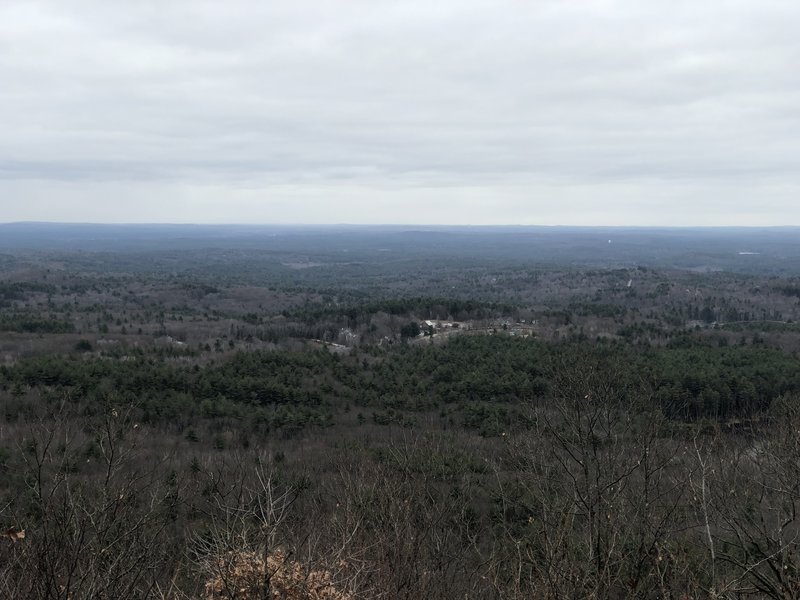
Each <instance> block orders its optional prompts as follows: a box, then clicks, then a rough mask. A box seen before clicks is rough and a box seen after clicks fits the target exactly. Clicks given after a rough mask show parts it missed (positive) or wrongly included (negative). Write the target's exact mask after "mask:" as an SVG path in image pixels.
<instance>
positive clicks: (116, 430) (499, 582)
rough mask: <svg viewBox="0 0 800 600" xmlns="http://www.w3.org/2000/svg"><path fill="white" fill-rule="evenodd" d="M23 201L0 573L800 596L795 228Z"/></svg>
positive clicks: (83, 580)
mask: <svg viewBox="0 0 800 600" xmlns="http://www.w3.org/2000/svg"><path fill="white" fill-rule="evenodd" d="M26 227H29V229H23V230H21V231H18V230H16V229H13V228H12V229H9V230H8V231H4V230H2V228H0V232H4V233H5V234H6V235H5V237H4V242H3V243H0V252H2V254H0V406H1V407H2V412H0V471H2V475H3V476H2V479H0V519H2V522H0V530H1V531H2V532H3V533H2V539H0V597H3V598H48V599H49V598H52V599H63V600H72V599H89V598H108V599H116V598H160V599H187V598H192V599H204V600H218V599H242V600H248V599H255V598H259V599H262V598H264V599H266V598H276V599H287V600H293V599H301V598H307V599H314V600H317V599H319V600H324V599H332V600H333V599H336V600H355V599H372V598H387V599H395V598H397V599H402V598H407V599H420V598H431V599H435V598H442V599H445V598H487V599H491V598H497V599H501V598H502V599H522V598H526V599H529V598H533V599H538V598H541V599H556V598H598V599H599V598H630V599H633V598H675V599H679V598H680V599H683V598H708V597H713V598H776V599H777V598H780V599H787V598H800V555H798V550H800V547H799V546H800V539H798V538H799V536H800V518H799V517H798V515H797V509H798V503H799V502H800V435H798V432H800V369H798V365H799V364H800V363H798V351H800V274H799V272H798V271H797V266H798V257H797V256H794V255H792V254H791V252H788V251H787V248H790V246H789V245H788V242H787V239H789V238H790V236H789V233H787V232H783V233H780V232H778V233H777V234H775V233H774V232H773V233H770V232H752V231H744V232H742V231H739V230H737V231H731V232H729V233H727V234H724V232H720V231H712V232H704V231H697V232H694V233H693V234H691V235H689V236H688V237H687V235H685V234H683V233H681V234H680V235H679V234H678V233H676V232H670V231H654V232H647V231H639V232H631V231H621V232H609V231H606V230H603V231H595V230H587V231H581V230H569V231H561V232H558V231H557V232H548V231H544V232H542V231H533V230H532V231H525V230H513V231H507V232H504V231H500V232H497V231H468V230H467V231H463V230H459V231H445V232H437V231H414V232H409V231H406V230H402V229H398V230H394V229H392V230H371V229H365V230H363V231H362V230H357V231H352V230H346V231H338V230H328V229H325V230H322V231H317V230H313V231H307V230H302V231H286V230H282V229H281V230H278V231H258V230H243V231H235V232H231V231H227V230H226V231H224V232H216V233H215V237H208V236H207V237H205V238H197V239H195V238H191V237H186V236H188V234H186V235H184V234H181V235H177V234H176V232H175V231H170V232H169V235H167V234H166V233H164V232H159V231H156V232H152V231H149V230H143V229H141V228H140V229H139V230H137V229H136V228H131V229H130V230H127V229H126V230H124V231H123V233H124V234H125V235H121V234H120V232H119V231H117V230H113V231H110V232H106V234H105V235H107V238H103V237H102V236H100V237H98V236H97V235H94V234H93V235H92V236H88V235H87V234H86V232H85V231H83V230H74V231H73V230H67V233H68V234H69V235H67V233H64V232H61V233H59V234H58V235H56V233H57V232H53V231H51V230H45V231H39V230H36V229H35V228H33V229H30V227H33V226H26ZM223 234H224V235H223ZM792 235H794V233H792ZM37 236H39V237H37ZM59 236H61V237H59ZM726 236H727V237H726ZM607 238H612V239H613V240H614V243H613V244H612V243H611V241H612V240H611V239H607ZM742 239H744V240H745V241H746V244H747V245H746V246H743V245H742V244H743V242H742ZM465 240H466V241H465ZM618 240H619V241H618ZM687 240H688V241H687ZM753 248H757V249H758V252H750V250H752V249H753ZM743 250H746V251H747V252H743Z"/></svg>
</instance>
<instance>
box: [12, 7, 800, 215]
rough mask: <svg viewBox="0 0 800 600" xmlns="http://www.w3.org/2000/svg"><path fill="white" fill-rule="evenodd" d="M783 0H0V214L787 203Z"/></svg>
mask: <svg viewBox="0 0 800 600" xmlns="http://www.w3.org/2000/svg"><path fill="white" fill-rule="evenodd" d="M799 26H800V2H797V1H796V0H785V1H781V0H704V1H703V2H698V1H697V0H692V1H682V0H671V1H660V2H652V1H647V0H594V1H592V0H580V1H579V0H575V1H569V0H563V1H559V2H556V1H535V0H533V1H527V2H521V1H520V2H513V1H502V0H492V1H487V2H479V1H473V0H427V1H425V2H417V1H416V0H402V1H399V2H382V1H379V0H369V1H363V2H362V1H347V2H345V1H339V2H337V1H332V0H327V1H325V0H318V1H311V0H292V1H291V2H282V1H263V0H259V1H256V0H253V1H249V0H226V1H225V2H220V1H218V0H214V1H207V2H204V1H199V0H186V1H182V0H160V1H158V2H157V1H149V0H140V1H137V2H127V1H121V0H120V1H118V2H117V1H109V0H82V1H80V0H74V1H73V0H53V1H51V2H37V1H31V0H24V1H15V0H2V1H0V132H2V133H1V134H0V221H16V220H50V221H96V222H97V221H102V222H197V223H202V222H226V223H234V222H235V223H325V222H328V223H343V222H347V223H454V224H456V223H458V224H467V223H472V224H485V223H508V224H578V225H615V224H618V225H633V224H640V225H733V224H738V225H748V224H751V225H786V224H796V225H800V193H799V192H800V35H798V33H797V31H798V27H799Z"/></svg>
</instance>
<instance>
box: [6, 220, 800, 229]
mask: <svg viewBox="0 0 800 600" xmlns="http://www.w3.org/2000/svg"><path fill="white" fill-rule="evenodd" d="M9 225H64V226H70V225H74V226H81V225H83V226H86V225H88V226H100V227H168V226H176V227H242V228H257V227H326V228H332V227H361V228H369V227H421V228H459V227H460V228H469V229H481V228H490V227H494V228H505V229H508V228H514V227H516V228H520V229H525V228H542V229H558V228H562V229H566V228H572V229H800V224H796V225H795V224H792V225H785V224H784V225H646V224H641V225H638V224H637V225H574V224H569V223H559V224H554V225H548V224H537V223H524V224H520V223H483V224H475V223H346V222H343V223H303V222H295V223H269V222H264V223H237V222H230V223H192V222H188V221H125V222H114V221H33V220H32V221H0V227H3V226H9Z"/></svg>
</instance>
